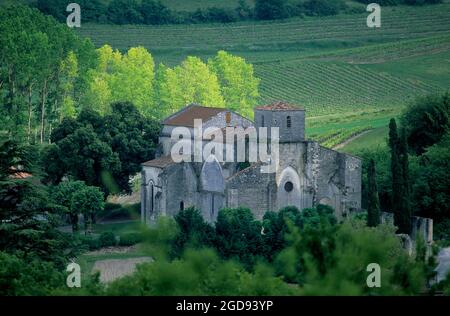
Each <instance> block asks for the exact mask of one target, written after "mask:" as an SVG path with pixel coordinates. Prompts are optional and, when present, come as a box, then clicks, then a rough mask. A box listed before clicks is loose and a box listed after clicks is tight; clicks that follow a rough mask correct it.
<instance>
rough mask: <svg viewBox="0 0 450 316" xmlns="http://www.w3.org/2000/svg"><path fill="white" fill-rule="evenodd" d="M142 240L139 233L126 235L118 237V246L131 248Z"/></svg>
mask: <svg viewBox="0 0 450 316" xmlns="http://www.w3.org/2000/svg"><path fill="white" fill-rule="evenodd" d="M142 240H143V238H142V235H141V234H139V233H126V234H123V235H120V236H119V246H133V245H135V244H137V243H140V242H141V241H142Z"/></svg>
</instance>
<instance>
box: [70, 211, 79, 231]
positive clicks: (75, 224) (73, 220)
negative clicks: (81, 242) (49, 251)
mask: <svg viewBox="0 0 450 316" xmlns="http://www.w3.org/2000/svg"><path fill="white" fill-rule="evenodd" d="M70 222H71V224H72V233H75V232H77V231H78V214H70Z"/></svg>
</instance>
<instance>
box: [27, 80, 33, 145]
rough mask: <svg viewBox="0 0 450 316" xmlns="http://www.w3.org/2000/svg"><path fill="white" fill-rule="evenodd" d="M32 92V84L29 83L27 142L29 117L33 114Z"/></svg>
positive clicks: (29, 138)
mask: <svg viewBox="0 0 450 316" xmlns="http://www.w3.org/2000/svg"><path fill="white" fill-rule="evenodd" d="M32 92H33V88H32V85H31V84H30V85H29V87H28V136H27V140H28V143H30V140H31V117H32V115H33V104H32Z"/></svg>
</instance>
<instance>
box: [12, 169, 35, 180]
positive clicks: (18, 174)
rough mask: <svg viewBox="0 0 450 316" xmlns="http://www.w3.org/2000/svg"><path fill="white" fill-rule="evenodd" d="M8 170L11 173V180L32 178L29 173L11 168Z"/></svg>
mask: <svg viewBox="0 0 450 316" xmlns="http://www.w3.org/2000/svg"><path fill="white" fill-rule="evenodd" d="M10 170H11V171H12V173H11V175H10V178H12V179H26V178H29V177H31V176H33V175H32V174H31V173H28V172H24V171H19V170H18V169H17V168H15V167H11V168H10Z"/></svg>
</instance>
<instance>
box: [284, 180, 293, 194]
mask: <svg viewBox="0 0 450 316" xmlns="http://www.w3.org/2000/svg"><path fill="white" fill-rule="evenodd" d="M284 189H285V190H286V192H291V191H292V190H293V189H294V184H292V182H291V181H288V182H286V183H285V184H284Z"/></svg>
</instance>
